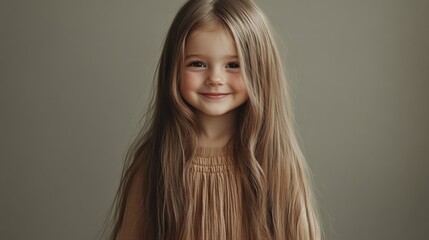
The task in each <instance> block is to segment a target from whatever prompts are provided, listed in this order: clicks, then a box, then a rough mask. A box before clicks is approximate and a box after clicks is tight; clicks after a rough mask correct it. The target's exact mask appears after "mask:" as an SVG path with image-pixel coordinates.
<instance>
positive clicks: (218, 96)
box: [200, 93, 230, 99]
mask: <svg viewBox="0 0 429 240" xmlns="http://www.w3.org/2000/svg"><path fill="white" fill-rule="evenodd" d="M200 94H201V95H203V96H204V97H205V98H208V99H222V98H224V97H226V96H228V95H230V93H200Z"/></svg>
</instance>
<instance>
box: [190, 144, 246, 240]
mask: <svg viewBox="0 0 429 240" xmlns="http://www.w3.org/2000/svg"><path fill="white" fill-rule="evenodd" d="M231 150H232V148H231V144H227V145H226V146H224V147H219V148H203V147H199V148H197V152H196V155H195V156H194V158H192V159H191V160H190V161H189V162H187V163H186V164H185V168H184V181H185V183H184V186H185V196H186V202H187V204H186V209H185V221H184V227H185V229H184V238H183V239H199V240H211V239H213V240H214V239H216V240H218V239H231V240H232V239H234V240H240V239H246V238H247V237H246V236H245V235H244V229H243V225H242V215H243V214H242V194H241V185H240V180H239V176H238V175H237V173H236V171H235V169H234V164H233V161H232V151H231Z"/></svg>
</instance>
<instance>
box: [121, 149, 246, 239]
mask: <svg viewBox="0 0 429 240" xmlns="http://www.w3.org/2000/svg"><path fill="white" fill-rule="evenodd" d="M231 156H232V151H231V145H230V144H229V145H226V146H224V147H219V148H202V147H199V148H197V152H196V155H195V157H194V158H193V159H191V160H190V161H189V162H187V164H185V166H184V181H185V187H184V190H185V198H186V206H185V211H184V214H185V220H184V229H183V233H184V234H183V239H186V240H192V239H195V240H197V239H198V240H211V239H213V240H220V239H222V240H223V239H228V240H239V239H248V238H247V237H246V236H245V235H244V232H245V231H243V225H242V218H241V216H242V215H243V214H242V196H241V186H240V184H239V183H240V181H239V176H238V175H237V174H236V171H234V167H233V162H232V158H231ZM140 181H141V179H139V177H138V176H137V177H135V180H134V181H133V184H132V186H131V189H130V195H129V198H128V199H127V206H126V209H125V216H124V221H123V226H122V229H121V234H120V235H121V236H120V239H121V240H138V239H143V238H144V236H145V233H143V232H142V229H141V227H139V226H140V225H141V224H144V223H142V222H140V221H139V218H138V215H139V214H138V212H139V210H140V209H139V208H140V205H139V201H141V198H140V199H139V197H138V196H141V187H142V186H141V185H140V184H138V183H139V182H140ZM136 183H137V184H136Z"/></svg>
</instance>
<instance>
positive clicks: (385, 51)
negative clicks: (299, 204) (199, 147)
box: [0, 0, 429, 240]
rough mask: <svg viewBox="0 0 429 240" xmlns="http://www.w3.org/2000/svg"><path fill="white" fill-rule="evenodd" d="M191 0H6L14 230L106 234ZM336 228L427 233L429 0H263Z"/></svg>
mask: <svg viewBox="0 0 429 240" xmlns="http://www.w3.org/2000/svg"><path fill="white" fill-rule="evenodd" d="M181 3H182V1H157V2H156V3H155V1H111V0H108V1H82V0H78V1H53V0H52V1H49V0H39V1H19V0H2V1H1V2H0V34H1V35H0V36H1V37H0V80H1V81H0V114H1V117H0V128H1V132H0V160H1V161H0V190H1V197H0V238H1V239H41V240H47V239H94V238H95V236H96V234H97V231H98V230H99V229H100V227H101V224H102V223H103V220H104V217H105V216H106V211H107V209H108V207H109V206H110V204H111V202H112V200H113V197H114V193H115V191H116V188H117V186H118V182H119V176H120V171H121V167H122V161H123V158H124V154H125V151H126V149H127V147H128V145H129V144H130V142H131V139H132V137H133V136H135V132H136V130H137V129H138V127H139V126H138V120H139V118H140V116H141V114H142V113H143V110H144V107H145V106H146V103H147V96H148V93H149V91H150V82H151V79H152V76H153V72H154V70H155V65H156V62H157V60H158V56H159V54H160V48H161V42H162V40H163V37H164V35H165V33H166V31H167V28H168V26H169V24H170V22H171V20H172V18H173V15H174V14H175V13H176V11H177V9H178V7H179V5H180V4H181ZM259 5H260V6H261V8H263V9H264V10H265V12H266V13H267V15H268V16H269V18H270V19H271V21H272V23H273V25H274V28H275V29H276V30H277V31H278V33H279V36H280V38H281V41H282V43H281V44H280V46H281V49H282V53H283V54H284V56H285V57H286V58H287V63H286V65H287V69H288V77H289V80H290V81H291V83H292V86H293V100H294V106H295V109H296V119H297V124H298V130H299V133H300V135H301V139H302V147H303V151H304V154H305V155H306V157H307V159H308V162H309V164H310V166H311V168H312V171H313V173H314V179H315V181H316V192H317V196H318V198H319V200H320V201H319V202H320V208H321V209H322V211H321V213H322V217H323V223H324V229H325V232H326V236H327V239H347V240H354V239H356V240H358V239H359V240H360V239H386V240H387V239H424V238H425V237H427V234H426V230H427V229H428V227H429V219H428V215H429V211H428V210H429V208H428V206H427V203H428V202H429V193H428V192H429V186H428V183H429V179H428V176H427V174H426V172H427V170H429V168H428V167H429V164H428V160H429V151H428V148H429V146H428V142H429V141H428V140H429V139H428V133H429V131H428V130H429V128H428V123H429V107H428V105H427V104H428V100H429V97H428V93H429V91H428V90H429V83H428V81H429V77H428V76H429V67H428V66H429V46H428V45H429V44H428V43H429V14H428V12H429V3H428V1H418V0H407V1H405V0H402V1H398V0H375V1H374V0H372V1H370V0H361V1H357V0H355V1H350V0H347V1H341V0H330V1H315V0H312V1H298V0H293V1H292V0H291V1H289V0H288V1H279V0H277V1H275V0H269V1H262V0H261V1H259Z"/></svg>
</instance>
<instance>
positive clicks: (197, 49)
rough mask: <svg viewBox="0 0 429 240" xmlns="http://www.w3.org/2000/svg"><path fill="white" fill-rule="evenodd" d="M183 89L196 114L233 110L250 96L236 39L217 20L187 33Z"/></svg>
mask: <svg viewBox="0 0 429 240" xmlns="http://www.w3.org/2000/svg"><path fill="white" fill-rule="evenodd" d="M180 93H181V95H182V96H183V98H184V99H185V100H186V102H187V103H189V104H190V105H191V106H193V107H194V108H195V109H196V110H197V114H204V115H207V116H221V115H224V114H226V113H228V112H231V111H234V110H236V109H237V108H238V107H239V106H240V105H242V104H243V103H244V102H246V100H247V99H248V94H247V90H246V88H245V85H244V82H243V79H242V76H241V70H240V61H239V59H238V54H237V49H236V46H235V43H234V40H233V38H232V36H231V34H230V33H229V32H228V31H227V30H225V29H223V28H222V27H221V26H219V25H218V24H216V23H213V24H209V25H206V26H203V27H200V28H197V29H195V30H193V31H192V32H191V33H190V34H189V35H188V38H187V40H186V45H185V62H184V69H183V75H182V79H181V81H180Z"/></svg>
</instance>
